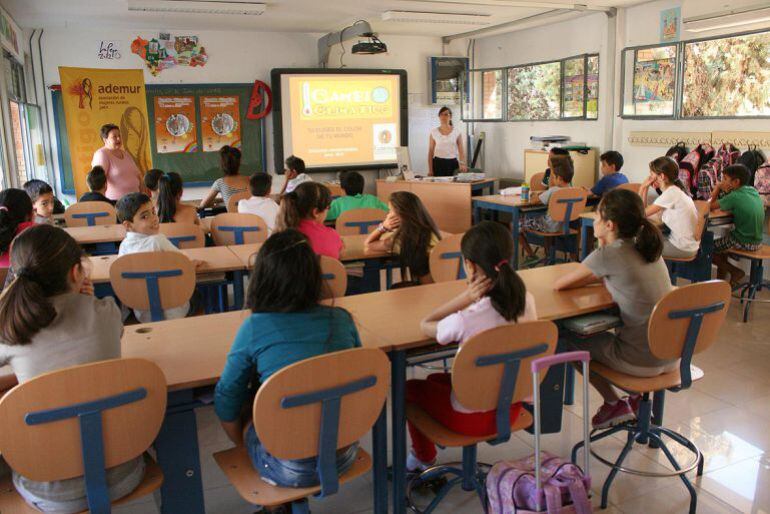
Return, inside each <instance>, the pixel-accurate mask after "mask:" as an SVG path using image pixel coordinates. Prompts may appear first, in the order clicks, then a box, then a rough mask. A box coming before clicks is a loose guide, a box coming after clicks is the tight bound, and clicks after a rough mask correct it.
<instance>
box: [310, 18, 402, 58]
mask: <svg viewBox="0 0 770 514" xmlns="http://www.w3.org/2000/svg"><path fill="white" fill-rule="evenodd" d="M356 37H365V38H367V39H368V41H363V42H362V41H359V42H358V43H356V44H355V45H353V49H352V52H353V53H354V54H366V55H372V54H382V53H385V52H387V51H388V47H387V46H386V45H385V43H383V42H382V41H380V38H378V37H377V34H375V33H374V31H373V30H372V26H371V25H369V22H368V21H366V20H358V21H357V22H355V23H354V24H352V25H348V26H347V27H345V28H344V29H342V30H340V31H339V32H329V33H328V34H326V35H325V36H324V37H322V38H321V39H319V40H318V65H319V66H326V61H327V60H328V58H329V48H331V47H332V46H333V45H337V44H339V45H341V44H342V43H343V42H344V41H347V40H349V39H353V38H356ZM343 50H344V48H343Z"/></svg>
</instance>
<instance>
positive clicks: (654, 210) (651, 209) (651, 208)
mask: <svg viewBox="0 0 770 514" xmlns="http://www.w3.org/2000/svg"><path fill="white" fill-rule="evenodd" d="M665 210H666V209H664V208H663V207H661V206H660V205H656V204H652V205H648V206H647V207H645V209H644V215H645V216H647V217H648V218H649V217H650V216H654V215H656V214H658V213H659V212H663V211H665Z"/></svg>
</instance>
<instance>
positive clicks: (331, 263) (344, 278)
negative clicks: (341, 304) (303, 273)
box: [320, 255, 348, 298]
mask: <svg viewBox="0 0 770 514" xmlns="http://www.w3.org/2000/svg"><path fill="white" fill-rule="evenodd" d="M320 257H321V278H322V279H323V286H322V290H321V297H322V298H342V297H343V296H345V291H346V290H347V288H348V274H347V272H346V271H345V265H344V264H342V263H341V262H340V261H338V260H337V259H332V258H331V257H327V256H326V255H321V256H320Z"/></svg>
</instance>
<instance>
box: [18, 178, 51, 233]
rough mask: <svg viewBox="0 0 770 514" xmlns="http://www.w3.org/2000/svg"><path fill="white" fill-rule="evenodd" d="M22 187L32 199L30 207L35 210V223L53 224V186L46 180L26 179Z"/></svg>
mask: <svg viewBox="0 0 770 514" xmlns="http://www.w3.org/2000/svg"><path fill="white" fill-rule="evenodd" d="M23 187H24V191H26V192H27V194H28V195H29V198H30V200H32V208H33V209H34V210H35V219H34V221H35V223H37V224H43V223H45V224H48V225H53V210H54V203H55V202H54V200H55V199H54V196H53V188H51V186H50V185H48V183H47V182H45V181H43V180H38V179H32V180H28V181H26V182H25V183H24V186H23Z"/></svg>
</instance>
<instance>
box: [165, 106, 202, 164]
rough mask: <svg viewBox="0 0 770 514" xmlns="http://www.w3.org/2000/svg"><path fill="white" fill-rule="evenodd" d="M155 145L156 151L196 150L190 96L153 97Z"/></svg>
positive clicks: (196, 136) (196, 143)
mask: <svg viewBox="0 0 770 514" xmlns="http://www.w3.org/2000/svg"><path fill="white" fill-rule="evenodd" d="M155 146H156V150H157V152H158V153H193V152H197V151H198V130H197V127H196V126H195V99H194V98H193V97H192V96H156V97H155Z"/></svg>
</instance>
